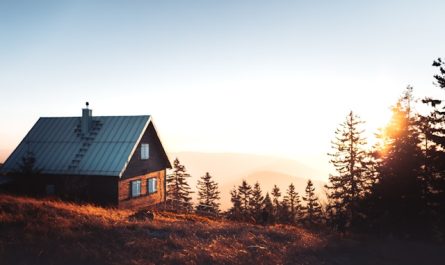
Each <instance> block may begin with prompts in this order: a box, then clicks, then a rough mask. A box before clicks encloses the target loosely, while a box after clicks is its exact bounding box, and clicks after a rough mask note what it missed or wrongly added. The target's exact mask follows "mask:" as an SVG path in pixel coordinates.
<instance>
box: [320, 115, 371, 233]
mask: <svg viewBox="0 0 445 265" xmlns="http://www.w3.org/2000/svg"><path fill="white" fill-rule="evenodd" d="M363 123H364V122H363V121H361V120H360V118H359V117H358V116H357V115H355V114H354V113H353V112H352V111H351V112H350V113H349V114H348V116H347V118H346V121H345V122H343V123H342V124H341V125H340V126H339V128H338V129H337V130H336V132H335V134H336V137H335V140H334V141H333V142H332V148H333V149H334V152H333V153H331V154H329V155H330V156H331V157H332V158H331V161H330V162H331V164H332V165H333V166H334V167H335V169H336V171H337V174H336V175H330V176H329V182H330V183H329V185H326V186H325V187H326V188H327V189H328V199H329V208H328V209H327V210H328V211H329V212H332V213H333V214H334V215H333V217H334V219H333V220H331V223H332V224H334V226H335V227H337V228H338V229H343V228H344V227H348V226H352V225H353V224H354V223H356V222H357V220H358V217H359V216H360V213H359V212H358V211H359V209H358V204H359V201H360V199H361V198H362V197H363V196H364V195H365V194H366V193H367V192H368V191H369V188H370V186H371V184H372V183H373V182H374V178H373V177H374V175H373V172H372V171H371V165H370V164H371V161H372V160H371V158H370V155H369V152H368V151H367V150H366V144H367V143H366V139H365V138H364V136H363V133H364V131H363V130H361V129H360V126H361V125H362V124H363Z"/></svg>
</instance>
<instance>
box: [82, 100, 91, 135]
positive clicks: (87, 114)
mask: <svg viewBox="0 0 445 265" xmlns="http://www.w3.org/2000/svg"><path fill="white" fill-rule="evenodd" d="M89 105H90V104H89V103H88V102H87V103H86V108H84V109H82V120H81V126H82V133H83V134H88V133H89V132H90V129H91V123H92V120H93V111H92V110H90V109H89V108H88V106H89Z"/></svg>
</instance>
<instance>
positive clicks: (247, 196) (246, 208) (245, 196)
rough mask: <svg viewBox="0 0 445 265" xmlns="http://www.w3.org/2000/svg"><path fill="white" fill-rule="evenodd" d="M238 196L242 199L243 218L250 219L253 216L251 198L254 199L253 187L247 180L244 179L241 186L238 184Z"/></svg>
mask: <svg viewBox="0 0 445 265" xmlns="http://www.w3.org/2000/svg"><path fill="white" fill-rule="evenodd" d="M238 196H239V199H240V210H241V215H242V218H243V220H250V217H251V207H250V204H251V202H250V201H251V199H252V187H251V186H250V185H249V184H247V181H245V180H243V182H242V183H241V185H240V186H238Z"/></svg>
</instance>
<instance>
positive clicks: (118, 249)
mask: <svg viewBox="0 0 445 265" xmlns="http://www.w3.org/2000/svg"><path fill="white" fill-rule="evenodd" d="M131 214H132V212H131V211H125V210H113V209H104V208H100V207H95V206H91V205H75V204H70V203H64V202H59V201H47V200H36V199H31V198H22V197H13V196H7V195H0V264H258V265H260V264H358V263H360V264H417V263H418V262H414V259H413V258H412V257H406V258H400V257H397V256H396V255H395V253H393V252H391V251H390V252H388V251H387V250H385V249H384V248H383V247H380V246H381V245H382V244H381V242H377V243H366V244H367V245H366V247H363V246H364V245H365V243H361V242H357V241H353V240H346V239H341V240H340V239H339V238H338V237H334V236H320V235H317V234H315V233H311V232H308V231H307V230H304V229H301V228H298V227H293V226H283V225H276V226H269V227H262V226H255V225H249V224H241V223H234V222H228V221H215V220H211V219H208V218H205V217H200V216H196V215H180V214H172V213H168V212H159V213H156V217H155V220H154V221H146V222H142V221H129V220H128V217H129V216H130V215H131ZM333 238H334V239H335V240H333ZM396 245H397V244H396ZM383 246H388V243H387V242H385V244H383ZM403 246H406V244H404V245H403ZM409 247H411V248H415V249H418V247H419V246H418V245H413V246H409ZM421 247H423V249H425V247H424V246H423V245H422V246H421ZM393 248H394V247H393ZM436 250H437V251H436ZM400 252H401V253H404V252H406V249H404V248H403V247H402V249H401V250H400ZM430 252H431V251H430ZM430 252H428V255H429V256H431V255H436V254H438V255H440V253H444V252H443V248H442V247H439V246H434V251H432V252H431V253H430ZM405 256H406V255H405ZM421 258H422V257H421ZM438 258H442V259H443V255H442V256H438ZM423 259H424V258H423ZM432 261H434V260H433V259H432ZM410 262H412V263H410ZM423 264H435V263H432V262H429V263H428V262H426V263H425V262H423ZM437 264H441V263H437Z"/></svg>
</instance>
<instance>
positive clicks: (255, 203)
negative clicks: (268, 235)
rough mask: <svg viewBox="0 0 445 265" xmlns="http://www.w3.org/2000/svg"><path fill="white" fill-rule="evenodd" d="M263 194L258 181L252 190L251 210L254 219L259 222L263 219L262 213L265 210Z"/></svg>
mask: <svg viewBox="0 0 445 265" xmlns="http://www.w3.org/2000/svg"><path fill="white" fill-rule="evenodd" d="M262 193H263V192H262V191H261V187H260V184H259V183H258V181H257V182H256V183H255V185H254V186H253V189H252V197H251V200H250V208H251V214H252V217H253V218H254V219H255V220H256V221H259V220H260V219H261V212H262V209H263V200H264V197H263V194H262Z"/></svg>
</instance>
